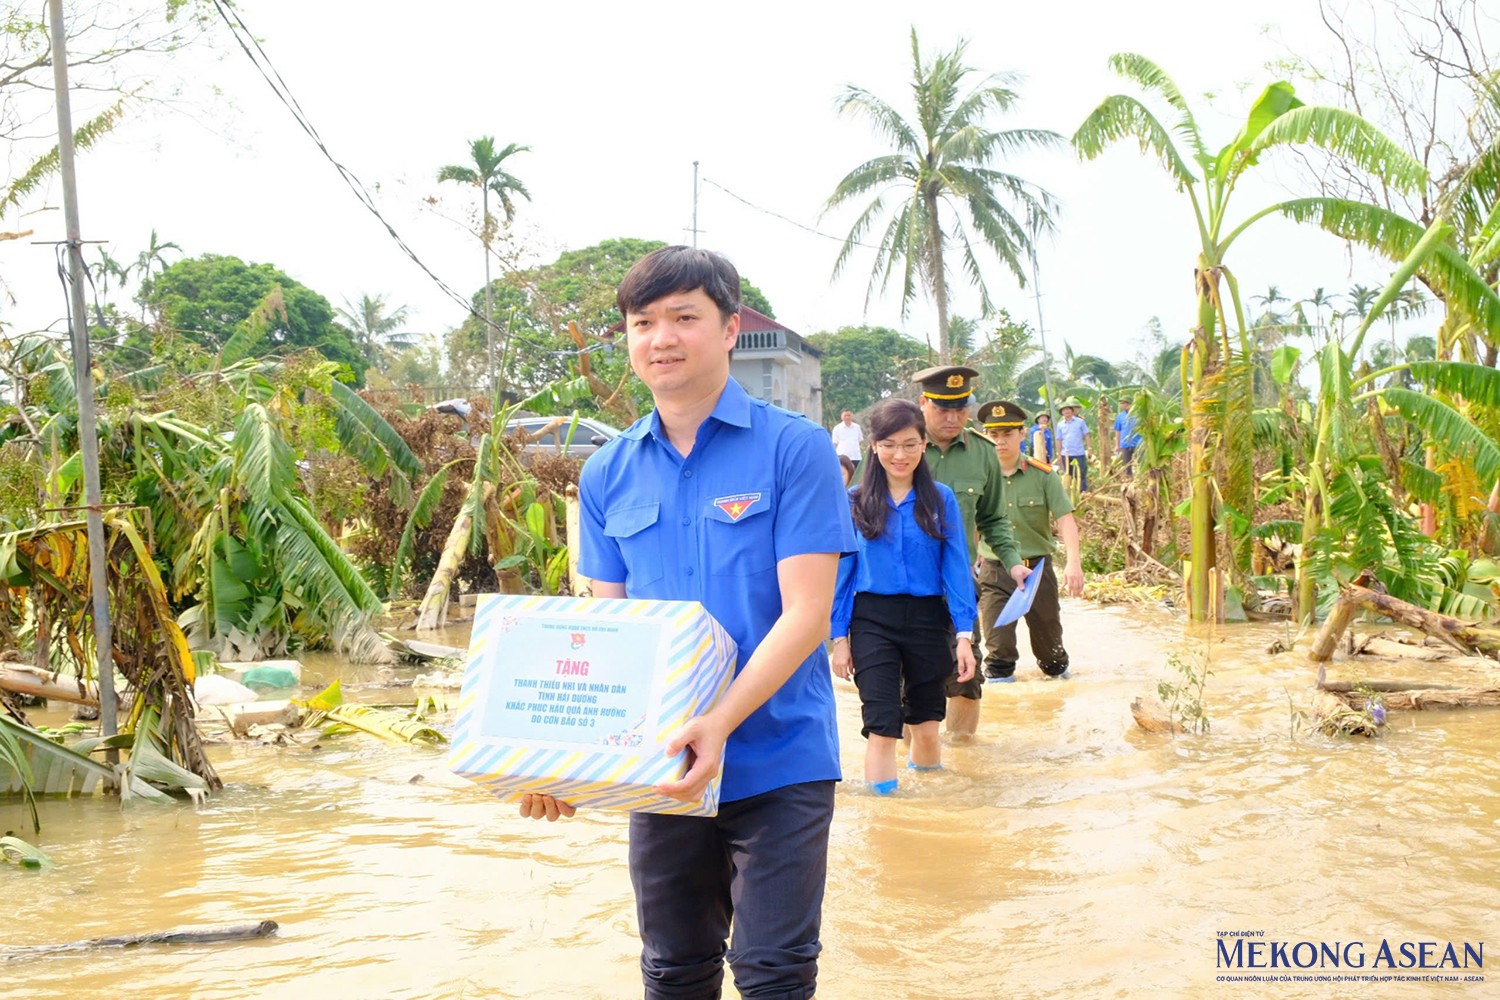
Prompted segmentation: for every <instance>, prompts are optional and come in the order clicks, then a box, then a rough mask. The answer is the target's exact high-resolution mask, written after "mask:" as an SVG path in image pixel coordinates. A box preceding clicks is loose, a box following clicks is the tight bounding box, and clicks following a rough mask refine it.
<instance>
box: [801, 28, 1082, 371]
mask: <svg viewBox="0 0 1500 1000" xmlns="http://www.w3.org/2000/svg"><path fill="white" fill-rule="evenodd" d="M967 46H968V43H967V42H964V41H960V42H959V43H958V44H957V45H956V46H954V48H953V49H952V51H950V52H943V53H940V54H938V55H937V56H936V57H934V58H931V59H928V60H924V59H923V57H922V52H921V47H920V45H919V43H918V40H917V33H916V30H915V29H913V30H912V33H911V58H912V91H913V95H914V98H915V108H914V109H913V110H914V111H915V116H914V117H912V118H907V117H903V115H902V114H901V112H899V111H897V110H896V109H895V108H894V107H892V106H891V105H890V104H887V103H886V102H885V101H884V100H882V99H881V98H879V97H877V96H875V95H874V94H872V93H870V92H869V91H868V90H865V89H864V88H863V87H857V86H855V85H853V84H849V85H848V86H846V87H845V89H844V92H843V94H842V95H841V96H840V97H839V100H838V108H839V111H840V112H842V113H846V114H852V115H856V116H859V117H862V118H864V119H866V120H867V121H868V122H869V123H870V124H871V125H872V126H873V127H874V129H875V131H876V132H877V133H879V134H880V136H881V137H882V138H883V139H885V140H886V141H887V142H888V143H889V144H890V146H891V149H890V151H889V152H886V153H882V154H881V155H879V156H876V157H874V158H873V159H870V160H867V161H866V162H864V163H862V164H860V165H859V166H857V167H855V168H854V169H853V170H851V171H849V173H848V174H846V175H845V176H844V179H843V180H841V181H839V183H838V186H837V187H835V188H834V191H833V194H831V195H830V196H829V198H828V202H827V204H826V206H825V209H824V211H825V212H826V211H830V210H832V209H835V208H838V207H839V206H841V205H844V204H846V203H848V202H850V201H854V200H856V199H861V200H862V199H864V198H866V197H869V196H870V195H872V194H873V195H874V198H873V200H871V201H869V202H867V203H866V204H865V206H864V208H863V209H862V210H861V211H860V213H859V216H858V217H857V218H856V219H855V221H854V225H853V226H851V227H850V229H849V235H848V237H847V238H846V239H845V240H844V245H843V247H842V248H841V249H840V250H839V255H838V258H837V259H836V260H835V261H834V265H833V274H834V277H835V278H837V277H838V276H839V274H841V273H842V272H843V270H844V267H845V266H846V265H847V264H848V263H849V261H850V259H851V258H852V257H853V255H854V253H855V250H856V248H859V247H863V246H865V245H866V244H865V243H864V242H863V241H864V239H865V237H866V235H867V234H868V233H869V232H870V230H871V227H872V226H873V225H874V224H875V223H876V220H877V219H879V218H881V217H882V216H883V215H885V213H886V208H887V199H895V198H899V199H900V201H899V203H897V204H895V205H893V206H892V212H891V215H890V219H889V221H888V222H887V223H886V225H885V228H884V230H882V231H881V233H880V235H879V236H878V238H877V240H876V242H875V262H874V265H873V266H872V268H871V271H870V283H869V287H868V289H867V293H866V303H867V304H868V301H869V298H870V297H871V296H873V295H874V293H875V289H876V287H877V286H878V287H879V288H880V289H881V290H882V291H883V290H885V288H887V287H888V286H889V284H890V281H891V278H892V277H893V276H894V275H896V274H897V273H898V272H899V273H900V280H901V316H902V318H903V319H905V318H906V316H907V313H908V309H909V307H910V305H911V301H912V299H913V298H915V297H916V294H917V291H918V288H919V286H920V287H921V288H922V289H924V290H926V291H927V292H928V293H929V294H930V295H931V296H932V300H933V302H934V304H935V305H936V306H937V313H938V352H939V355H940V357H941V359H942V362H943V363H944V364H948V363H950V362H951V361H952V360H953V357H954V353H953V345H952V342H951V329H950V320H949V315H948V300H949V284H948V282H949V278H948V258H949V256H950V254H951V253H952V251H953V250H955V249H958V250H959V251H960V256H961V259H962V268H963V272H964V275H965V276H966V277H967V278H968V280H969V281H970V282H972V283H973V284H974V286H975V287H976V288H977V289H978V290H979V298H980V307H981V309H982V311H983V312H984V313H985V314H986V315H988V314H989V313H990V312H991V311H992V309H993V306H992V304H991V301H990V295H989V289H988V288H987V286H986V285H985V282H984V276H983V268H982V267H981V265H980V258H979V253H978V248H979V246H983V247H986V248H988V249H989V250H990V251H992V252H993V253H994V254H995V256H996V257H998V258H999V259H1000V263H1001V264H1003V265H1004V266H1005V267H1006V268H1007V269H1008V270H1009V271H1010V272H1011V274H1012V275H1013V276H1014V277H1015V279H1016V282H1017V283H1018V284H1019V285H1022V286H1024V285H1025V284H1026V268H1027V262H1028V261H1029V260H1030V258H1031V257H1032V256H1033V255H1034V252H1035V251H1034V247H1033V243H1032V241H1033V239H1034V237H1035V236H1036V235H1038V234H1039V233H1042V232H1050V231H1051V230H1052V228H1053V215H1054V214H1055V212H1056V211H1057V202H1056V200H1055V199H1054V198H1053V196H1052V195H1051V194H1050V193H1049V192H1047V191H1046V190H1044V189H1043V188H1041V187H1039V186H1037V185H1035V184H1033V183H1031V182H1030V181H1027V180H1024V179H1022V178H1021V177H1019V176H1017V175H1015V174H1012V173H1008V172H1006V171H1004V170H1002V169H999V168H998V167H997V166H996V164H998V163H999V162H1000V160H1001V159H1002V158H1004V157H1006V156H1009V155H1013V154H1016V153H1022V152H1026V151H1028V150H1032V149H1047V148H1052V147H1055V146H1057V145H1060V144H1061V143H1062V141H1063V138H1062V136H1060V135H1058V134H1057V133H1055V132H1050V131H1046V130H1043V129H1007V130H1004V131H992V130H991V129H990V127H989V125H988V121H989V119H990V117H991V116H992V115H994V114H1003V113H1005V112H1007V111H1010V110H1012V109H1013V108H1014V107H1015V106H1016V103H1017V101H1018V100H1019V94H1018V93H1017V92H1016V91H1015V90H1014V89H1012V85H1013V84H1014V82H1015V81H1014V78H1013V77H1011V76H1009V75H1007V74H998V73H997V74H992V75H990V76H987V77H984V78H983V79H982V80H980V81H979V82H978V84H977V85H975V86H974V87H973V88H972V89H966V88H967V86H968V81H969V78H970V76H971V74H973V73H974V72H975V70H974V69H973V68H972V67H970V66H967V65H965V64H964V51H965V49H966V48H967ZM1013 210H1014V211H1013ZM1017 214H1019V218H1018V217H1017Z"/></svg>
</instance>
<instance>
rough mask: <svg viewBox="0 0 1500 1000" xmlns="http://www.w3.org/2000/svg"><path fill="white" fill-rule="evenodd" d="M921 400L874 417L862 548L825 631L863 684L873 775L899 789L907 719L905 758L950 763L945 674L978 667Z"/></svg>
mask: <svg viewBox="0 0 1500 1000" xmlns="http://www.w3.org/2000/svg"><path fill="white" fill-rule="evenodd" d="M926 435H927V430H926V422H925V421H924V419H923V417H922V411H921V410H920V409H919V408H918V407H917V404H915V403H913V402H911V401H910V400H906V399H887V400H885V401H884V402H882V403H880V404H878V405H877V406H876V407H875V409H874V411H872V412H871V414H870V437H871V440H873V441H874V447H872V448H871V449H870V451H871V454H873V455H874V456H875V459H876V460H875V461H874V462H869V463H867V468H866V469H865V474H864V481H863V482H862V483H861V484H860V485H858V486H856V487H854V488H853V489H852V490H850V491H849V498H850V505H851V507H852V510H853V514H854V527H855V529H856V531H855V539H856V550H855V553H854V555H852V556H846V557H845V558H844V559H842V560H840V561H839V578H838V588H837V590H836V591H835V593H834V599H833V620H832V623H831V627H830V629H829V633H830V635H831V637H832V641H833V657H832V662H833V671H834V673H836V674H837V675H838V676H839V677H842V678H843V679H845V680H849V679H850V677H851V676H852V677H853V680H854V684H855V686H856V687H858V688H859V700H860V702H861V704H862V705H863V711H862V714H863V721H864V727H863V728H862V729H861V732H862V733H863V734H864V737H865V739H866V740H867V743H866V746H865V780H866V781H867V782H869V784H870V788H871V789H872V790H873V791H874V792H876V793H877V794H879V795H889V794H891V793H892V792H894V791H895V790H896V741H897V740H899V739H900V738H901V732H902V726H903V724H905V725H910V726H911V752H910V756H909V759H908V761H907V766H908V767H910V768H914V769H916V770H924V771H930V770H937V769H938V768H940V767H941V766H942V745H941V743H940V742H939V734H938V724H939V723H940V722H942V721H943V716H944V715H945V714H947V699H946V695H945V693H944V689H943V684H944V681H946V680H947V678H948V677H949V676H950V675H951V674H952V673H953V668H954V665H955V662H956V664H957V666H958V679H959V680H960V681H965V680H968V679H969V678H970V677H972V676H973V675H974V650H973V646H972V639H973V633H972V632H970V631H969V630H970V628H971V627H972V626H973V624H974V618H975V615H976V614H977V613H978V612H977V611H976V609H975V600H974V578H973V576H972V574H971V572H970V569H969V557H968V546H967V543H966V542H965V541H964V536H963V531H964V522H963V515H962V513H961V512H960V511H959V509H958V500H957V499H956V498H955V497H954V495H953V491H952V490H950V489H949V488H948V487H946V486H944V485H943V484H942V483H939V482H937V481H936V480H934V479H933V478H932V472H931V470H929V469H928V468H927V461H926V459H925V457H924V451H925V450H926V447H927V439H926Z"/></svg>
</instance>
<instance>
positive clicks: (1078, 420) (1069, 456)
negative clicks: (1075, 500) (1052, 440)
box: [1057, 396, 1089, 493]
mask: <svg viewBox="0 0 1500 1000" xmlns="http://www.w3.org/2000/svg"><path fill="white" fill-rule="evenodd" d="M1082 409H1083V403H1081V402H1079V399H1078V397H1077V396H1069V397H1068V398H1067V399H1065V400H1063V404H1062V423H1060V424H1058V425H1057V450H1058V452H1059V453H1061V454H1062V458H1063V467H1064V469H1065V470H1066V471H1065V473H1064V475H1066V476H1067V477H1068V478H1069V479H1072V480H1073V481H1074V482H1076V483H1077V484H1078V492H1080V493H1087V492H1088V491H1089V460H1088V454H1087V452H1088V438H1089V425H1088V424H1087V423H1086V422H1084V419H1083V418H1082V417H1080V416H1079V415H1078V413H1079V411H1080V410H1082Z"/></svg>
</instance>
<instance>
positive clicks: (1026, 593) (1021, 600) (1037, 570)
mask: <svg viewBox="0 0 1500 1000" xmlns="http://www.w3.org/2000/svg"><path fill="white" fill-rule="evenodd" d="M1045 565H1047V560H1046V559H1045V558H1042V559H1038V560H1037V561H1036V565H1035V566H1033V567H1031V575H1030V576H1028V577H1027V578H1026V582H1025V583H1023V584H1021V585H1020V586H1019V587H1017V588H1016V589H1015V592H1014V593H1012V594H1011V595H1010V600H1008V601H1006V602H1005V607H1003V608H1001V609H1000V617H999V618H998V619H996V621H995V627H996V628H999V627H1000V626H1001V625H1009V624H1010V623H1011V622H1013V621H1016V620H1017V619H1018V618H1020V617H1021V616H1022V615H1024V614H1025V613H1026V612H1028V611H1030V610H1031V602H1032V601H1034V600H1036V592H1037V588H1038V587H1040V586H1041V585H1042V567H1043V566H1045Z"/></svg>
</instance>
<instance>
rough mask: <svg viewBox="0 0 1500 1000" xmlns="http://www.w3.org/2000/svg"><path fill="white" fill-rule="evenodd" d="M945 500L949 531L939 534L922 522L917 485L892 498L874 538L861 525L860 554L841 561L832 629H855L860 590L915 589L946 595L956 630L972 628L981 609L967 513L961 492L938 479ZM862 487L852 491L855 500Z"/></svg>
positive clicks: (916, 593) (918, 593)
mask: <svg viewBox="0 0 1500 1000" xmlns="http://www.w3.org/2000/svg"><path fill="white" fill-rule="evenodd" d="M933 485H934V486H936V487H937V491H938V497H939V499H940V500H941V502H942V515H943V529H944V535H943V537H942V538H941V539H938V538H933V537H932V536H931V535H929V534H928V533H927V532H925V531H923V530H922V527H921V525H919V524H917V516H916V514H917V491H916V490H912V491H911V492H909V493H907V494H906V496H905V497H904V498H903V499H902V501H901V502H900V503H899V504H897V503H892V502H891V501H890V498H889V497H887V498H886V517H885V530H884V531H883V532H881V534H880V537H879V538H874V539H868V538H865V536H864V535H863V534H861V533H860V532H858V531H856V532H855V535H854V538H855V542H856V543H857V544H858V549H857V551H856V552H855V554H854V555H853V556H852V557H850V558H848V559H843V560H840V561H839V582H838V589H837V590H836V591H835V592H834V597H833V621H832V622H831V623H830V626H829V629H828V634H829V635H830V636H833V637H834V638H837V637H839V636H841V635H848V634H849V621H850V620H851V619H852V618H853V617H854V595H855V594H910V595H911V596H912V597H943V598H946V599H947V602H948V614H949V617H951V618H952V620H953V631H955V632H967V631H969V630H970V629H972V628H973V627H974V619H975V618H977V617H978V615H979V609H978V608H977V607H975V599H974V575H973V570H972V569H970V568H969V546H968V543H967V542H966V541H965V540H964V515H963V512H962V511H961V510H959V508H958V498H957V497H955V496H954V495H953V491H952V490H951V489H949V488H948V487H947V486H944V485H943V484H942V483H934V484H933ZM859 489H860V487H858V486H856V487H854V488H852V489H851V490H850V491H849V494H850V498H851V500H850V502H851V503H852V502H853V497H854V495H855V494H856V493H857V492H858V491H859Z"/></svg>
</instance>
